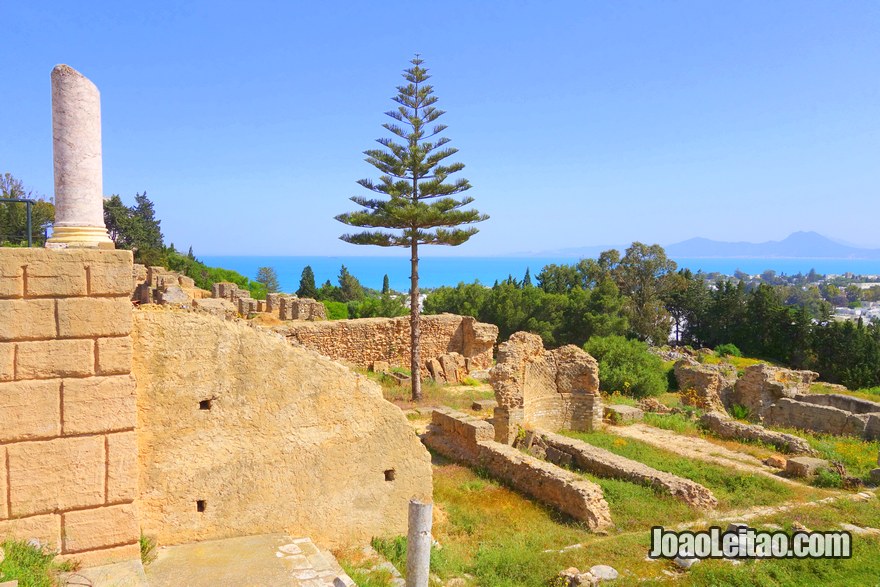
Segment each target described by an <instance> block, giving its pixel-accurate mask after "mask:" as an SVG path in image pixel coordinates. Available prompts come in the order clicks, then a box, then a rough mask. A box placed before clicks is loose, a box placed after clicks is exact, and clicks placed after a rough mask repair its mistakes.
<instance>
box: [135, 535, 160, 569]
mask: <svg viewBox="0 0 880 587" xmlns="http://www.w3.org/2000/svg"><path fill="white" fill-rule="evenodd" d="M138 543H139V544H140V547H141V563H142V564H143V565H144V566H147V565H148V564H150V563H151V562H153V561H154V560H156V540H155V539H154V538H150V537H149V536H145V535H144V533H143V532H141V536H140V538H139V539H138Z"/></svg>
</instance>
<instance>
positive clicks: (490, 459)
mask: <svg viewBox="0 0 880 587" xmlns="http://www.w3.org/2000/svg"><path fill="white" fill-rule="evenodd" d="M494 437H495V430H494V429H493V427H492V425H491V424H490V423H488V422H486V421H484V420H480V419H477V418H473V417H470V416H468V415H467V414H463V413H461V412H456V411H455V410H451V409H448V408H438V409H436V410H434V412H433V414H432V417H431V425H430V426H429V427H428V431H427V433H426V434H425V435H424V437H423V441H424V443H425V444H426V445H427V446H428V447H430V448H432V449H434V450H436V451H437V452H439V453H440V454H443V455H445V456H447V457H449V458H452V459H454V460H456V461H459V462H463V463H466V464H468V465H470V466H473V467H482V468H484V469H485V470H487V471H488V472H489V474H490V475H492V477H494V478H496V479H500V480H502V481H505V482H506V483H509V484H510V485H512V486H513V487H514V488H515V489H517V490H519V491H521V492H523V493H525V494H526V495H529V496H531V497H533V498H535V499H537V500H538V501H541V502H543V503H545V504H547V505H550V506H552V507H554V508H556V509H558V510H559V511H561V512H564V513H566V514H568V515H570V516H571V517H573V518H575V519H576V520H580V521H581V522H583V523H584V524H585V525H586V526H587V527H588V528H590V529H591V530H604V529H607V528H608V527H610V526H611V525H612V523H611V512H610V510H609V508H608V502H606V501H605V497H604V496H603V495H602V489H601V488H600V487H599V486H598V485H596V484H595V483H592V482H591V481H587V480H586V479H584V478H583V477H580V476H579V475H576V474H574V473H572V472H570V471H566V470H565V469H562V468H560V467H558V466H556V465H554V464H551V463H547V462H545V461H543V460H541V459H538V458H536V457H533V456H529V455H527V454H524V453H523V452H520V451H519V450H517V449H516V448H514V447H512V446H508V445H507V444H504V443H500V442H496V441H495V440H493V438H494Z"/></svg>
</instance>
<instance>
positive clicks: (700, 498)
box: [532, 430, 718, 509]
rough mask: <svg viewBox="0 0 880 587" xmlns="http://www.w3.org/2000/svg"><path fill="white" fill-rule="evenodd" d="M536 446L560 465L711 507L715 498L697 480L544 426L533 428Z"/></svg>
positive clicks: (704, 507)
mask: <svg viewBox="0 0 880 587" xmlns="http://www.w3.org/2000/svg"><path fill="white" fill-rule="evenodd" d="M536 448H539V449H541V450H542V451H543V453H544V458H546V460H548V461H550V462H551V463H554V464H557V465H559V466H561V467H575V468H577V469H580V470H581V471H586V472H588V473H592V474H593V475H597V476H599V477H608V478H612V479H624V480H626V481H631V482H634V483H639V484H641V485H645V486H648V487H652V488H654V489H657V490H662V491H666V492H668V493H669V494H670V495H672V496H673V497H675V498H677V499H680V500H681V501H683V502H685V503H686V504H688V505H690V506H692V507H697V508H701V509H712V508H714V507H716V506H717V505H718V500H717V499H715V496H713V495H712V492H711V491H709V490H708V489H707V488H705V487H703V486H702V485H700V484H699V483H696V482H694V481H691V480H690V479H685V478H684V477H678V476H676V475H673V474H671V473H667V472H665V471H658V470H657V469H654V468H652V467H649V466H648V465H646V464H644V463H640V462H638V461H634V460H632V459H628V458H626V457H622V456H620V455H617V454H614V453H612V452H610V451H607V450H605V449H603V448H599V447H598V446H593V445H592V444H588V443H586V442H583V441H581V440H577V439H574V438H568V437H567V436H562V435H560V434H554V433H552V432H547V431H544V430H535V431H534V432H533V440H532V451H534V449H536Z"/></svg>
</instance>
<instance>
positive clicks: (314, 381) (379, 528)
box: [0, 66, 491, 584]
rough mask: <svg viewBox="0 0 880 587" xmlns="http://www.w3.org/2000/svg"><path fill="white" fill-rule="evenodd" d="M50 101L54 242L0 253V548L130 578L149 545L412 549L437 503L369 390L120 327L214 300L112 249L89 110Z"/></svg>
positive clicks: (275, 337)
mask: <svg viewBox="0 0 880 587" xmlns="http://www.w3.org/2000/svg"><path fill="white" fill-rule="evenodd" d="M52 82H53V119H54V121H55V125H54V132H55V147H56V148H55V171H56V176H55V177H56V205H57V206H58V211H59V216H58V222H56V225H55V232H54V233H53V237H52V238H51V239H50V241H49V243H48V244H47V247H46V248H43V249H18V248H4V249H0V317H2V320H0V495H3V496H5V499H2V500H0V536H3V537H4V538H8V539H11V538H18V539H22V540H29V539H33V540H37V541H39V543H40V544H42V545H46V546H47V547H48V548H51V549H55V550H56V551H57V552H59V553H60V558H61V559H75V560H77V561H78V562H79V563H80V564H82V565H83V566H84V567H94V566H98V565H105V564H109V563H114V562H117V561H137V562H138V564H139V561H140V557H141V551H140V545H139V538H140V536H141V531H142V530H144V531H149V532H151V533H153V534H154V535H155V536H157V537H159V539H160V540H161V541H162V542H163V543H164V544H166V545H167V544H177V543H181V542H186V541H193V540H201V539H205V538H222V537H230V536H240V535H247V534H255V533H261V532H279V531H283V532H289V533H295V534H296V535H303V534H308V535H310V536H313V537H316V538H317V539H320V540H321V541H322V542H323V543H325V544H327V545H345V544H361V543H363V542H364V541H368V540H369V539H370V538H371V537H372V536H374V535H377V534H386V533H399V532H402V531H405V529H406V511H407V503H408V501H409V499H411V498H413V497H418V498H422V499H429V498H430V496H431V466H430V457H429V454H428V452H427V450H426V449H425V448H424V446H423V445H422V444H421V443H420V442H419V440H418V438H417V437H416V436H415V435H413V434H412V431H411V430H410V428H409V426H408V424H407V420H406V418H405V416H404V415H403V413H402V412H401V411H400V410H399V409H397V408H396V407H394V406H393V405H391V404H390V403H388V402H386V401H385V400H384V399H383V398H382V395H381V391H380V389H379V387H378V385H376V384H375V383H372V382H370V381H369V380H367V379H366V378H365V377H363V376H360V375H357V374H355V373H353V372H352V371H350V370H349V369H347V368H345V367H343V366H341V365H340V364H338V363H336V362H334V361H332V360H331V359H329V358H327V357H325V356H322V355H320V354H318V353H317V352H315V351H313V350H309V349H306V348H303V347H302V346H295V345H291V344H289V342H288V341H287V340H286V339H285V337H284V336H282V335H280V334H278V333H273V332H269V331H261V330H257V329H255V328H252V327H250V326H248V325H246V324H244V323H241V322H234V321H227V320H224V319H220V318H218V317H217V316H210V315H206V314H202V313H191V312H181V311H169V310H165V309H163V308H161V307H152V308H153V309H152V310H151V309H147V308H150V306H144V308H145V309H143V310H137V311H136V310H134V309H133V304H132V300H131V298H132V296H133V292H134V293H135V295H136V296H137V297H139V298H140V300H141V301H160V302H162V301H164V302H165V303H166V305H167V306H174V305H175V303H181V300H184V299H186V300H191V301H193V302H195V301H197V300H203V299H204V300H207V299H210V298H209V295H205V294H204V292H203V291H202V290H198V288H195V287H194V285H193V283H192V281H191V280H189V281H187V280H186V279H185V278H183V277H182V276H178V275H173V274H171V273H170V272H167V271H162V270H160V269H159V268H152V267H151V268H146V269H144V270H141V269H140V268H135V266H134V264H133V262H132V253H131V252H130V251H123V250H114V249H113V245H112V242H111V241H110V240H109V238H107V231H106V229H105V228H104V225H103V214H102V213H101V207H102V204H101V199H102V195H103V194H102V193H101V177H100V176H101V165H100V119H99V105H98V94H97V90H96V89H95V87H94V85H93V84H92V83H91V82H90V81H89V80H87V79H86V78H84V77H83V76H81V75H80V74H79V73H77V72H75V71H74V70H72V69H71V68H69V67H67V66H58V67H56V69H55V70H54V71H53V74H52ZM96 211H97V212H96ZM218 293H221V294H223V295H225V292H223V291H220V292H218ZM230 295H232V294H230ZM172 300H174V301H172ZM219 301H221V302H228V303H231V301H229V300H226V299H221V300H219ZM239 301H240V300H239ZM278 301H279V306H280V308H279V311H280V312H282V313H283V312H284V310H283V308H284V307H285V300H284V298H281V300H278ZM288 304H289V302H288ZM287 307H292V308H297V309H292V310H291V312H293V313H297V312H299V315H298V317H299V318H302V317H303V315H302V313H303V312H306V313H308V314H309V315H308V319H314V318H318V316H315V315H313V314H312V313H311V312H312V311H311V310H309V309H308V304H306V305H300V306H297V305H296V304H293V305H292V306H291V305H288V306H287ZM304 308H305V309H304ZM322 308H323V306H322ZM248 310H250V307H248ZM448 330H449V333H448V335H449V336H450V337H454V336H456V334H455V333H456V332H458V333H459V334H458V340H459V341H464V340H465V338H466V335H465V334H464V331H465V329H464V328H462V327H461V325H460V324H458V325H456V326H450V327H449V328H448ZM470 332H471V333H472V332H473V330H471V331H470ZM461 344H465V343H464V342H461ZM467 344H471V345H472V346H473V337H471V338H470V339H468V342H467ZM447 347H448V344H447V345H444V349H443V350H444V351H445V350H447ZM459 348H463V347H459ZM489 356H490V357H491V351H490V354H489ZM483 360H484V361H485V358H484V359H483ZM328 519H333V520H346V522H345V523H338V524H328V523H327V522H328ZM345 584H351V583H345Z"/></svg>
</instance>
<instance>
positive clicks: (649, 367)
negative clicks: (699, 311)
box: [584, 335, 667, 397]
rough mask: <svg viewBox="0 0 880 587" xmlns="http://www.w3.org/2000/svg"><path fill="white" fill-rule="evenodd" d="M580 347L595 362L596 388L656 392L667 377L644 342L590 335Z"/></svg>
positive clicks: (663, 386)
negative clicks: (596, 362) (597, 384)
mask: <svg viewBox="0 0 880 587" xmlns="http://www.w3.org/2000/svg"><path fill="white" fill-rule="evenodd" d="M584 350H585V351H587V352H588V353H590V354H591V355H593V357H595V359H596V360H597V361H598V362H599V388H600V389H601V390H602V391H608V392H612V391H620V392H622V393H624V394H626V395H632V396H634V397H646V396H650V395H660V394H661V393H663V392H665V391H666V388H667V376H666V372H665V371H664V369H663V361H661V360H660V357H658V356H656V355H654V354H652V353H651V352H650V351H649V350H648V345H647V344H645V343H643V342H641V341H638V340H627V339H626V338H624V337H622V336H617V335H614V336H594V337H592V338H590V340H588V341H587V343H586V344H585V345H584Z"/></svg>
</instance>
